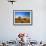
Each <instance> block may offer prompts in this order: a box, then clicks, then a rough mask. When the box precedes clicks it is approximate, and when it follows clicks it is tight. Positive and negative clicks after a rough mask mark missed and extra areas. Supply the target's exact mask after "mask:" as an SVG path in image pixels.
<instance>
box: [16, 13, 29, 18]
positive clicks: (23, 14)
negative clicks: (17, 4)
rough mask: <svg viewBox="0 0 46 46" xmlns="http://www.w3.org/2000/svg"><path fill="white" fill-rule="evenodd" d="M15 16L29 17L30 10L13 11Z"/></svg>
mask: <svg viewBox="0 0 46 46" xmlns="http://www.w3.org/2000/svg"><path fill="white" fill-rule="evenodd" d="M15 15H16V17H19V16H21V17H30V12H15Z"/></svg>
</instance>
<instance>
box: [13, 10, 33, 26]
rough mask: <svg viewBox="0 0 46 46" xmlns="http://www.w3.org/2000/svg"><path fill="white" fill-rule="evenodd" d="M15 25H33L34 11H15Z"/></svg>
mask: <svg viewBox="0 0 46 46" xmlns="http://www.w3.org/2000/svg"><path fill="white" fill-rule="evenodd" d="M13 24H14V25H15V24H17V25H18V24H19V25H20V24H21V25H28V24H30V25H32V10H13Z"/></svg>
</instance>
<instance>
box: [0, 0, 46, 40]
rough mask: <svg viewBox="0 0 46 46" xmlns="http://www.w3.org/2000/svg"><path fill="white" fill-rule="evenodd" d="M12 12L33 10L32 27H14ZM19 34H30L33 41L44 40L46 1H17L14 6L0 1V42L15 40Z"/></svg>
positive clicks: (3, 0)
mask: <svg viewBox="0 0 46 46" xmlns="http://www.w3.org/2000/svg"><path fill="white" fill-rule="evenodd" d="M13 9H14V10H21V9H22V10H23V9H25V10H26V9H27V10H30V9H31V10H33V25H32V26H14V25H13ZM19 32H26V33H30V34H31V38H32V39H33V40H37V41H40V40H43V41H45V40H46V1H45V0H17V1H16V3H14V5H12V4H11V3H9V2H8V1H7V0H0V41H2V40H5V41H6V40H15V38H16V37H17V34H18V33H19Z"/></svg>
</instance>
